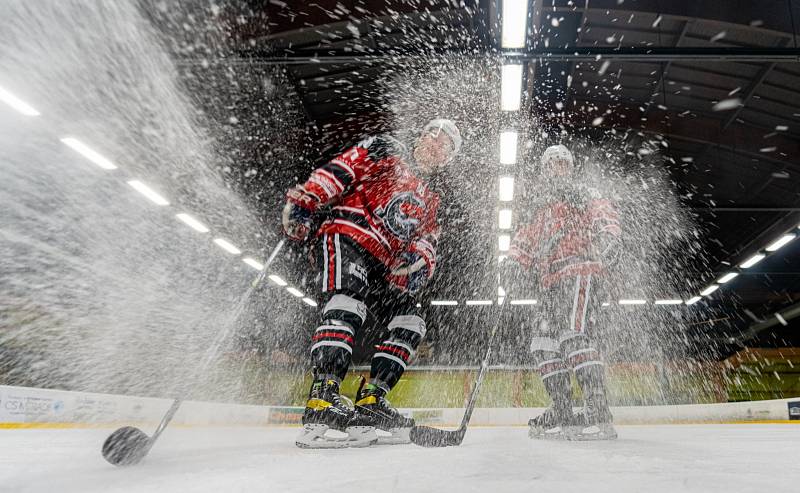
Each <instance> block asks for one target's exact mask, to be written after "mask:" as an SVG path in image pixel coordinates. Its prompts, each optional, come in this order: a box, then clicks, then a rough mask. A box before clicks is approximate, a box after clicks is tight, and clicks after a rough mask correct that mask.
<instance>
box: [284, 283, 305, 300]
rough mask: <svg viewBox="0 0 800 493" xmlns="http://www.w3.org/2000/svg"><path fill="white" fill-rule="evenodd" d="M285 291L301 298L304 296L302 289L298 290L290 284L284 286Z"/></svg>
mask: <svg viewBox="0 0 800 493" xmlns="http://www.w3.org/2000/svg"><path fill="white" fill-rule="evenodd" d="M286 291H289V294H291V295H292V296H297V297H298V298H302V297H303V296H304V295H303V292H302V291H300V290H299V289H297V288H293V287H291V286H289V287H288V288H286Z"/></svg>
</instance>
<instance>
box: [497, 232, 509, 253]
mask: <svg viewBox="0 0 800 493" xmlns="http://www.w3.org/2000/svg"><path fill="white" fill-rule="evenodd" d="M497 248H498V249H499V250H500V251H501V252H507V251H508V249H509V248H511V236H509V235H500V236H499V237H498V238H497Z"/></svg>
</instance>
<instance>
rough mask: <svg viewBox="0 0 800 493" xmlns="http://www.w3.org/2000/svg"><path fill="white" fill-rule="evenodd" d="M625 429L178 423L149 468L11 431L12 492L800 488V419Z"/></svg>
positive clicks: (669, 492)
mask: <svg viewBox="0 0 800 493" xmlns="http://www.w3.org/2000/svg"><path fill="white" fill-rule="evenodd" d="M146 431H147V432H148V433H149V432H151V431H152V428H150V429H147V430H146ZM618 431H619V439H618V440H616V441H613V442H544V441H535V440H530V439H529V438H528V437H527V434H526V430H525V429H524V428H520V427H513V428H507V427H492V428H481V427H478V428H472V429H470V430H469V432H468V433H467V435H466V437H465V439H464V443H463V444H462V445H461V446H459V447H448V448H441V449H426V448H421V447H417V446H415V445H411V444H408V445H395V446H383V447H371V448H368V449H349V450H348V449H346V450H301V449H298V448H297V447H295V445H294V437H295V436H296V433H297V429H296V428H276V427H271V428H266V427H256V428H242V427H237V428H204V427H196V428H169V429H167V431H166V432H165V433H164V435H163V436H162V437H161V439H160V440H159V442H158V443H157V444H156V446H155V447H154V448H153V449H152V451H151V452H150V454H149V455H148V457H147V458H146V459H145V460H144V461H143V462H142V463H141V464H140V465H138V466H136V467H132V468H127V469H119V468H115V467H114V466H111V465H109V464H107V463H106V462H105V461H104V460H103V459H102V457H101V456H100V444H101V443H102V442H103V440H104V439H105V437H106V436H107V435H108V433H109V432H110V429H66V430H51V429H33V430H0V491H3V492H6V491H8V492H15V493H40V492H41V493H45V492H46V493H50V492H53V491H58V492H59V493H101V492H102V493H118V492H142V493H144V492H148V493H160V492H165V493H167V492H168V493H174V492H181V493H183V492H190V493H191V492H215V493H216V492H221V491H224V492H226V493H228V492H280V493H308V492H309V491H324V492H326V493H353V492H360V491H366V492H376V493H384V492H387V493H388V492H398V493H418V492H419V493H423V492H424V493H471V492H476V493H505V492H515V493H516V492H530V493H539V492H558V493H571V492H575V493H605V492H613V493H628V492H631V493H633V492H643V491H644V492H647V493H676V492H692V493H694V492H696V493H709V492H725V493H733V492H736V493H740V492H759V493H763V492H770V493H773V492H794V491H798V485H800V467H798V466H797V455H798V454H797V451H798V444H800V426H796V425H793V424H735V425H723V424H713V425H646V426H620V427H618Z"/></svg>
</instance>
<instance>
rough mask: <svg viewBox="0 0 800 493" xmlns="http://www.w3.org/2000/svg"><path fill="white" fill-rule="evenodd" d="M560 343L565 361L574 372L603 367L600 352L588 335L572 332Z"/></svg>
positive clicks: (562, 338)
mask: <svg viewBox="0 0 800 493" xmlns="http://www.w3.org/2000/svg"><path fill="white" fill-rule="evenodd" d="M560 342H561V353H562V354H563V357H564V361H565V362H566V363H567V366H569V367H570V368H572V369H573V370H574V371H576V372H577V371H579V370H581V369H582V368H588V367H591V366H602V365H603V361H602V360H601V359H600V352H599V351H598V350H597V348H596V347H595V345H594V343H593V341H592V340H591V339H590V338H589V337H587V336H586V334H581V333H575V332H571V333H568V334H565V335H564V336H562V337H561V339H560Z"/></svg>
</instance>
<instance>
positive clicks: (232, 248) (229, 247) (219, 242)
mask: <svg viewBox="0 0 800 493" xmlns="http://www.w3.org/2000/svg"><path fill="white" fill-rule="evenodd" d="M214 243H216V244H217V245H219V247H220V248H222V249H223V250H225V251H226V252H228V253H231V254H233V255H239V254H240V253H242V251H241V250H239V249H238V248H236V247H235V246H233V245H231V244H230V242H228V241H227V240H225V239H223V238H214Z"/></svg>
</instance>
